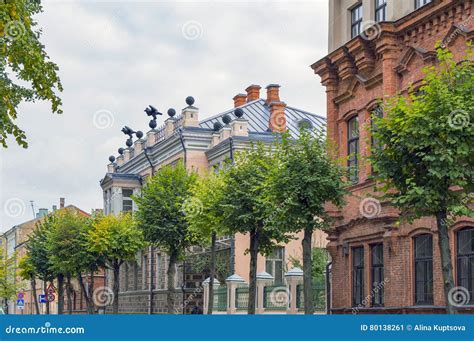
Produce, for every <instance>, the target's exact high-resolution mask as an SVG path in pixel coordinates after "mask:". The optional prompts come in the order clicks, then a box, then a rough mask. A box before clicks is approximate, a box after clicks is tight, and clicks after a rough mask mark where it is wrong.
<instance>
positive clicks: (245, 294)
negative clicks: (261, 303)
mask: <svg viewBox="0 0 474 341" xmlns="http://www.w3.org/2000/svg"><path fill="white" fill-rule="evenodd" d="M248 304H249V288H248V287H239V288H237V289H235V308H236V309H237V310H244V309H247V308H248Z"/></svg>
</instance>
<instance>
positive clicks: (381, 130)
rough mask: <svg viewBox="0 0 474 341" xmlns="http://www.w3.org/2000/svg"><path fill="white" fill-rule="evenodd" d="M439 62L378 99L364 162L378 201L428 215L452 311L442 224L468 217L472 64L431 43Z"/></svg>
mask: <svg viewBox="0 0 474 341" xmlns="http://www.w3.org/2000/svg"><path fill="white" fill-rule="evenodd" d="M437 50H438V61H439V63H438V64H439V65H437V66H436V67H435V66H433V67H427V68H425V69H424V72H425V74H426V77H425V79H424V82H423V85H422V86H421V88H420V90H419V91H418V92H416V93H415V92H413V91H412V92H411V94H410V95H409V96H408V97H407V96H403V95H399V96H396V97H395V98H393V99H392V100H389V101H387V103H386V104H385V113H386V116H385V117H384V118H382V119H377V118H375V117H374V120H375V125H374V126H375V127H376V129H373V131H372V134H373V136H374V137H375V138H376V139H377V140H378V141H379V145H380V146H383V147H382V148H373V150H372V157H371V161H372V164H373V167H374V170H375V173H376V174H377V178H378V179H379V180H380V181H381V182H383V184H384V186H381V187H382V190H383V191H384V192H385V198H387V199H389V200H390V201H391V204H393V205H394V206H396V207H398V208H399V209H400V210H401V212H402V219H408V220H409V221H413V220H414V219H416V218H420V217H423V216H435V217H436V222H437V227H438V231H437V234H438V244H439V245H438V246H439V251H440V255H441V264H442V273H443V285H444V293H445V298H446V305H447V307H448V309H447V310H448V312H449V313H451V314H453V313H456V309H455V307H454V306H453V305H452V304H451V302H450V300H449V299H448V297H449V292H450V291H451V289H452V288H453V287H454V279H453V266H452V263H451V249H450V246H449V245H450V244H449V235H448V229H449V225H450V224H451V222H452V220H453V219H454V218H455V217H459V216H463V215H466V216H473V211H472V209H470V208H469V203H472V196H470V195H471V193H473V190H474V124H473V122H474V114H473V112H474V111H473V108H474V96H473V93H474V64H473V62H472V47H471V46H469V48H468V53H467V55H466V57H465V60H464V62H461V63H456V62H455V61H454V60H453V55H452V53H450V52H449V51H448V50H445V49H440V48H438V49H437Z"/></svg>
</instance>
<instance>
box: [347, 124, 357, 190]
mask: <svg viewBox="0 0 474 341" xmlns="http://www.w3.org/2000/svg"><path fill="white" fill-rule="evenodd" d="M347 155H348V156H349V159H348V161H347V167H348V169H349V180H351V181H352V182H357V181H359V118H358V117H357V116H355V117H353V118H351V119H350V120H349V121H348V122H347Z"/></svg>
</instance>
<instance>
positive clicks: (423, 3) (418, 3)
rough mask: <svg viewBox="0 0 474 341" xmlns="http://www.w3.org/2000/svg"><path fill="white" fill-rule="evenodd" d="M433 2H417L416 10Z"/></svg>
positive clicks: (425, 0) (424, 0) (423, 0)
mask: <svg viewBox="0 0 474 341" xmlns="http://www.w3.org/2000/svg"><path fill="white" fill-rule="evenodd" d="M431 2H432V0H415V10H417V9H419V8H422V7H424V6H426V5H428V4H430V3H431Z"/></svg>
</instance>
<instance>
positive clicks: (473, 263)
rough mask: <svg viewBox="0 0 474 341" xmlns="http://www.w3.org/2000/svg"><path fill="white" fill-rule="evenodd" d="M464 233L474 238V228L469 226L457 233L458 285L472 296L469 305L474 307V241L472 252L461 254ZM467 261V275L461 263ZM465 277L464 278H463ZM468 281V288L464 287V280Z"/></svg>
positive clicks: (472, 242) (473, 242)
mask: <svg viewBox="0 0 474 341" xmlns="http://www.w3.org/2000/svg"><path fill="white" fill-rule="evenodd" d="M464 233H471V234H472V236H474V227H471V226H468V227H465V228H462V229H460V230H458V231H457V232H456V285H457V286H461V287H464V288H466V289H467V290H468V291H469V293H470V295H469V297H470V300H469V302H468V304H469V305H474V294H473V292H474V270H473V268H474V246H473V244H474V241H473V240H472V239H471V250H470V251H468V252H466V253H461V250H460V249H461V246H462V244H461V241H460V239H461V237H462V234H464ZM464 260H467V266H466V268H467V274H464V273H463V272H462V269H463V267H462V266H461V263H462V262H463V261H464ZM463 275H464V276H463ZM463 277H464V278H465V280H466V281H467V287H466V286H465V285H463V284H464V283H463V282H464V278H463Z"/></svg>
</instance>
